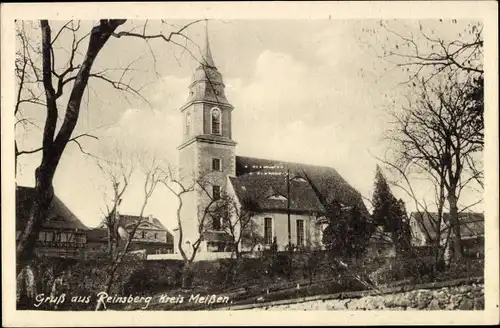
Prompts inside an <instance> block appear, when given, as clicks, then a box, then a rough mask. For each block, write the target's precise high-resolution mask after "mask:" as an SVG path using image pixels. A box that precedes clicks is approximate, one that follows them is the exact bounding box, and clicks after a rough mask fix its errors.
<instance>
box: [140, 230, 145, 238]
mask: <svg viewBox="0 0 500 328" xmlns="http://www.w3.org/2000/svg"><path fill="white" fill-rule="evenodd" d="M141 238H142V239H145V238H146V231H144V230H142V231H141Z"/></svg>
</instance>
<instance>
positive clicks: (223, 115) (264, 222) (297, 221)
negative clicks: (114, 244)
mask: <svg viewBox="0 0 500 328" xmlns="http://www.w3.org/2000/svg"><path fill="white" fill-rule="evenodd" d="M224 88H225V86H224V82H223V77H222V74H221V73H220V72H219V70H218V69H217V67H216V65H215V62H214V60H213V57H212V53H211V49H210V44H209V40H208V32H207V36H206V41H205V46H204V49H203V54H202V60H200V65H199V66H198V68H197V69H196V71H195V72H194V74H193V77H192V82H191V84H190V86H189V96H188V99H187V102H186V103H185V105H183V106H182V107H181V108H180V112H181V117H182V126H183V138H182V142H181V145H180V146H179V147H178V152H179V153H178V158H179V163H178V165H179V171H178V174H179V180H180V181H181V184H182V186H183V187H184V188H187V187H188V186H193V189H194V191H193V192H189V193H185V194H184V195H183V196H182V207H181V212H180V216H181V223H182V237H181V236H180V233H179V232H180V229H176V232H177V236H176V241H175V247H176V253H177V252H178V249H177V248H178V245H177V244H178V239H177V238H182V240H181V244H182V245H183V247H182V248H183V250H185V251H186V250H187V251H188V252H189V251H192V249H193V247H192V246H193V245H194V244H198V245H199V248H198V253H201V252H227V251H228V250H229V249H230V248H228V245H233V247H234V244H235V241H237V245H236V247H238V249H239V250H240V251H243V252H244V251H250V250H256V249H267V248H270V247H271V245H274V247H275V248H277V249H278V251H282V250H285V249H287V247H288V246H289V245H291V246H292V247H297V248H300V247H304V246H306V245H319V246H321V240H322V230H323V229H324V227H325V217H324V215H325V206H327V204H331V202H333V201H336V202H338V203H339V204H341V205H342V206H346V207H353V206H356V207H357V208H358V209H359V210H360V212H361V213H362V215H368V210H367V209H366V207H365V205H364V203H363V201H362V198H361V195H360V194H359V192H357V191H356V190H355V189H354V188H353V187H352V186H350V185H349V184H348V183H347V182H346V181H345V180H344V179H343V178H342V177H341V176H340V174H339V173H338V172H337V171H336V170H335V169H334V168H331V167H323V166H314V165H308V164H301V163H291V162H286V161H278V160H268V159H261V158H253V157H246V156H239V155H237V154H236V146H237V142H236V141H235V140H233V137H232V120H233V110H235V108H234V107H233V106H232V105H231V103H230V102H229V100H228V99H227V98H226V95H225V92H224ZM297 151H300V150H297ZM318 151H321V150H318ZM223 195H227V196H229V197H230V198H231V199H233V200H234V204H236V205H235V206H236V207H237V208H239V209H241V208H242V207H243V206H244V204H248V203H251V204H253V207H254V208H253V209H252V210H251V211H248V215H249V216H251V223H252V231H251V235H252V236H253V237H255V238H252V240H254V241H255V243H257V245H255V244H252V243H251V242H249V241H248V240H244V238H237V239H235V237H234V236H236V235H237V234H238V233H239V234H240V235H241V234H242V233H243V232H242V229H241V224H240V223H238V222H235V223H236V224H234V226H233V228H234V230H235V231H236V233H235V234H233V236H229V235H228V233H227V229H225V228H224V224H223V222H221V219H220V217H218V216H217V215H207V213H209V212H210V211H207V209H209V208H210V206H212V205H213V204H214V203H215V202H216V201H218V200H219V199H220V198H221V197H223ZM233 212H234V211H233ZM240 212H241V211H240ZM231 220H241V219H238V218H237V217H235V215H234V214H233V218H232V219H231ZM238 230H239V232H238ZM197 242H198V243H197Z"/></svg>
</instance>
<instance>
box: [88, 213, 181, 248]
mask: <svg viewBox="0 0 500 328" xmlns="http://www.w3.org/2000/svg"><path fill="white" fill-rule="evenodd" d="M139 220H140V216H135V215H124V214H120V216H119V223H118V233H119V235H120V237H121V238H122V240H127V237H128V234H129V232H130V230H131V229H132V228H133V227H134V226H135V225H136V224H137V223H138V221H139ZM87 239H88V249H89V252H91V253H92V254H94V255H97V254H105V253H106V251H107V249H108V229H107V227H106V225H105V223H104V222H103V223H101V224H100V225H99V226H97V227H96V228H95V229H92V230H90V231H89V232H88V236H87ZM173 245H174V237H173V234H172V233H171V232H170V231H169V230H168V229H167V228H165V226H163V224H162V223H161V222H160V221H159V220H158V219H157V218H155V217H153V216H151V215H150V216H148V217H144V218H142V220H141V222H140V224H139V226H138V227H137V230H136V231H135V234H134V237H133V238H132V241H131V244H130V246H129V250H130V251H144V252H145V253H146V254H168V253H173V248H174V246H173Z"/></svg>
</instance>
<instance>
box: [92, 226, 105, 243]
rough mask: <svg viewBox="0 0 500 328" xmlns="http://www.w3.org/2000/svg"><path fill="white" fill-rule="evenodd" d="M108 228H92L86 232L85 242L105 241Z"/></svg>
mask: <svg viewBox="0 0 500 328" xmlns="http://www.w3.org/2000/svg"><path fill="white" fill-rule="evenodd" d="M107 240H108V230H107V229H104V228H94V229H92V230H90V231H88V232H87V242H96V241H107Z"/></svg>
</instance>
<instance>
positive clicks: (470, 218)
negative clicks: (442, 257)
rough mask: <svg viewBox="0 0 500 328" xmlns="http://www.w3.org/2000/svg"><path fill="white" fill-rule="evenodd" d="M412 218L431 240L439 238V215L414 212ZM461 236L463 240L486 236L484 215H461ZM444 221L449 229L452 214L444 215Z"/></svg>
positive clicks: (459, 217)
mask: <svg viewBox="0 0 500 328" xmlns="http://www.w3.org/2000/svg"><path fill="white" fill-rule="evenodd" d="M410 217H411V218H412V219H414V220H415V222H416V223H417V225H418V227H419V229H420V230H422V231H423V232H424V233H428V234H429V237H430V238H431V239H435V238H436V237H437V226H438V214H437V213H435V212H431V213H424V212H413V213H411V215H410ZM458 219H459V224H460V236H461V237H462V238H474V237H478V236H483V235H484V214H483V213H459V216H458ZM443 221H444V223H445V224H446V228H447V229H448V228H449V227H450V226H449V222H450V213H444V214H443Z"/></svg>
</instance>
